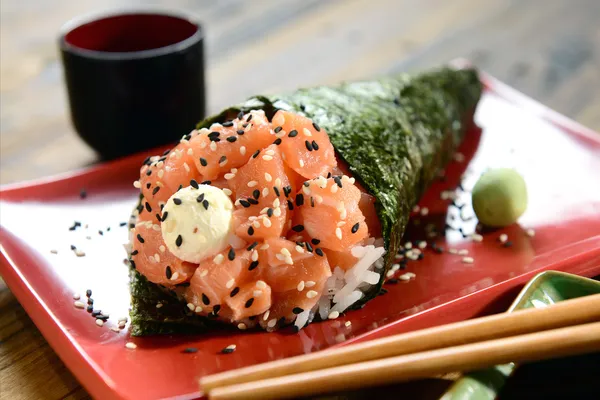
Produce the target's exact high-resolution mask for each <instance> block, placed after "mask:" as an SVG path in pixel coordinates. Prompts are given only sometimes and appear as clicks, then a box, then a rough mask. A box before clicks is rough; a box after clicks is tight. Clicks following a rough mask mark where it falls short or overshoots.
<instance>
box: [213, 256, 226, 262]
mask: <svg viewBox="0 0 600 400" xmlns="http://www.w3.org/2000/svg"><path fill="white" fill-rule="evenodd" d="M224 259H225V256H223V254H217V255H216V256H215V258H213V262H214V263H215V264H221V263H222V262H223V260H224Z"/></svg>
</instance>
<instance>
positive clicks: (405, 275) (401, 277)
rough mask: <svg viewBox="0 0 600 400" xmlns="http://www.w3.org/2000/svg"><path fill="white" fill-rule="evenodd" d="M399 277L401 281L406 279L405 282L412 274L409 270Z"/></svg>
mask: <svg viewBox="0 0 600 400" xmlns="http://www.w3.org/2000/svg"><path fill="white" fill-rule="evenodd" d="M398 279H400V280H401V281H404V282H406V281H410V275H409V274H408V272H407V273H404V274H402V275H400V276H398Z"/></svg>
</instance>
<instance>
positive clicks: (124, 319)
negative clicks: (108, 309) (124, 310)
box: [117, 317, 129, 323]
mask: <svg viewBox="0 0 600 400" xmlns="http://www.w3.org/2000/svg"><path fill="white" fill-rule="evenodd" d="M128 320H129V318H127V317H119V319H117V322H118V323H121V322H127V321H128Z"/></svg>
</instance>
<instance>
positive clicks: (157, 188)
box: [152, 186, 160, 196]
mask: <svg viewBox="0 0 600 400" xmlns="http://www.w3.org/2000/svg"><path fill="white" fill-rule="evenodd" d="M159 190H160V186H157V187H155V188H154V189H152V195H153V196H154V195H155V194H156V193H158V191H159Z"/></svg>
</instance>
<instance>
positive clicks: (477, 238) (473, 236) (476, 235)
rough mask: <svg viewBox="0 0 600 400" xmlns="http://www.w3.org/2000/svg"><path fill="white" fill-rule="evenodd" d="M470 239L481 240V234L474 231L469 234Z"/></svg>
mask: <svg viewBox="0 0 600 400" xmlns="http://www.w3.org/2000/svg"><path fill="white" fill-rule="evenodd" d="M471 239H473V240H474V241H475V242H481V241H483V236H481V235H480V234H479V233H474V234H472V235H471Z"/></svg>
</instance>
